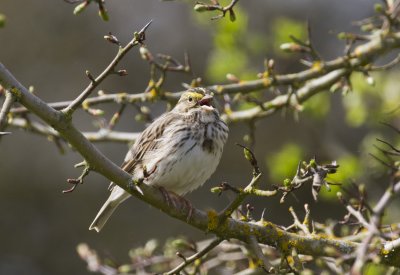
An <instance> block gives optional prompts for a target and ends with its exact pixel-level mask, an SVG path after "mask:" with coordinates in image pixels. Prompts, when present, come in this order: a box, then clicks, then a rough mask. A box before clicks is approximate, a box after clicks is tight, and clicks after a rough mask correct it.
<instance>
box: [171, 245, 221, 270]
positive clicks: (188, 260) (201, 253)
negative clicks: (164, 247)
mask: <svg viewBox="0 0 400 275" xmlns="http://www.w3.org/2000/svg"><path fill="white" fill-rule="evenodd" d="M222 241H223V239H220V238H217V239H215V240H213V241H212V242H211V243H210V244H209V245H207V246H206V247H205V248H204V249H203V250H201V251H199V252H197V253H196V254H193V255H192V256H190V257H188V258H185V260H184V262H183V263H181V264H180V265H178V266H177V267H175V268H174V269H172V270H170V271H168V272H166V273H164V274H165V275H172V274H180V271H182V270H183V269H184V268H185V267H187V266H188V265H190V264H191V263H193V262H194V261H196V260H197V259H200V258H201V257H203V256H204V255H206V254H207V253H208V252H210V251H211V250H212V249H213V248H215V247H216V246H217V245H219V244H220V243H221V242H222Z"/></svg>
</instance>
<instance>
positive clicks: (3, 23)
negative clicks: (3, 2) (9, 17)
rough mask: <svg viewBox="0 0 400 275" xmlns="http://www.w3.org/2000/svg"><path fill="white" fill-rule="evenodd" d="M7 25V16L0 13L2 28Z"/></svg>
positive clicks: (0, 25)
mask: <svg viewBox="0 0 400 275" xmlns="http://www.w3.org/2000/svg"><path fill="white" fill-rule="evenodd" d="M5 25H6V16H5V15H4V14H1V13H0V28H4V26H5Z"/></svg>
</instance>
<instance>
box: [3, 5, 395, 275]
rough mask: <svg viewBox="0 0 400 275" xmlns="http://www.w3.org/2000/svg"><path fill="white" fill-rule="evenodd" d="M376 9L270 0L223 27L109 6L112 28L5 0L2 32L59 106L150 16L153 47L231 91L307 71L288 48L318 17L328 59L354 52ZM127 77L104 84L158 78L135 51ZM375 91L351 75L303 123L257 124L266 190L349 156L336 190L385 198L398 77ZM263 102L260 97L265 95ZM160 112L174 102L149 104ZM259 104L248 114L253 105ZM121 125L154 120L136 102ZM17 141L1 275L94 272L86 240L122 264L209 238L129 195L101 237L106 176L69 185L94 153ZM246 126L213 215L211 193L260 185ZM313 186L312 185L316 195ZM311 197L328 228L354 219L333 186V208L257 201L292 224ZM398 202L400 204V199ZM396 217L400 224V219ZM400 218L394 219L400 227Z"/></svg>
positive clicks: (301, 196)
mask: <svg viewBox="0 0 400 275" xmlns="http://www.w3.org/2000/svg"><path fill="white" fill-rule="evenodd" d="M373 3H374V1H367V0H350V1H349V0H340V1H323V0H314V1H309V0H287V1H278V0H269V1H241V2H240V3H239V5H238V7H237V10H236V11H237V21H236V22H234V23H232V22H230V21H229V19H228V18H226V19H222V20H219V21H210V17H211V15H210V14H208V13H201V14H195V12H194V11H193V2H191V1H172V2H170V1H167V2H160V1H153V0H151V1H145V0H141V1H139V0H138V1H129V0H120V1H107V2H106V7H107V9H108V11H109V15H110V21H109V22H104V21H102V20H101V19H100V18H99V17H98V15H97V8H96V7H95V6H94V5H91V6H90V7H89V8H87V9H86V10H85V12H83V13H82V14H80V15H78V16H74V15H73V14H72V11H73V8H74V6H73V5H69V4H67V3H65V2H63V1H61V0H57V1H54V0H36V1H21V0H1V2H0V14H3V15H5V16H6V21H5V24H4V27H3V28H0V61H1V62H2V63H3V64H4V65H5V66H6V67H7V68H9V70H10V71H11V72H12V73H13V74H14V75H15V76H16V77H17V78H18V79H19V80H20V81H21V82H22V83H23V84H24V85H26V86H30V85H33V86H34V87H35V93H36V94H37V95H38V96H40V97H41V98H42V99H44V100H46V101H48V102H54V101H63V100H69V99H73V98H74V97H75V96H77V95H78V94H79V92H80V91H81V90H82V89H83V88H84V87H85V85H87V82H88V81H87V78H86V76H85V74H84V72H85V70H86V69H88V70H90V71H91V72H92V73H93V74H94V75H95V74H97V73H99V72H101V70H102V69H103V68H104V67H105V66H106V65H107V64H108V62H109V61H110V60H111V58H113V56H114V54H115V52H116V47H115V46H114V45H112V44H110V43H107V42H106V41H104V39H103V36H104V35H105V34H107V33H108V32H109V31H111V32H112V33H113V34H115V35H116V36H117V37H118V38H119V40H120V41H122V42H127V41H129V40H130V38H131V36H132V33H133V32H134V31H136V30H139V29H140V28H141V27H142V26H143V25H144V24H145V23H146V22H148V21H149V20H150V19H154V22H153V24H152V25H151V27H150V29H149V30H148V32H147V37H146V38H147V40H146V43H147V46H148V48H149V49H150V50H151V51H152V52H153V53H165V54H169V55H172V56H174V57H176V58H177V59H179V60H183V53H184V52H185V51H187V52H188V53H189V55H190V57H191V63H192V67H193V72H194V75H195V76H200V77H202V78H203V81H204V83H205V84H217V83H226V82H227V80H226V78H225V76H226V74H227V73H233V74H235V75H236V76H238V77H239V78H240V79H254V78H256V74H257V73H258V72H261V71H262V70H263V59H264V58H265V57H268V58H275V59H276V70H277V71H278V72H279V73H289V72H296V71H298V70H302V69H305V67H304V66H303V65H301V64H300V63H299V62H298V59H299V57H300V56H297V55H289V54H287V53H283V52H281V51H280V50H279V45H280V44H281V43H284V42H287V41H289V37H288V36H289V34H294V35H295V36H297V37H300V38H301V37H303V38H304V37H305V35H306V22H307V20H309V22H310V24H311V27H312V32H313V38H314V40H313V42H314V43H315V47H316V48H317V50H318V51H319V52H320V54H321V55H322V56H323V57H324V58H325V59H330V58H334V57H336V56H338V55H341V54H342V53H343V47H344V43H343V41H339V40H338V39H337V38H336V35H337V33H339V32H342V31H358V28H357V27H356V26H355V25H354V24H352V22H354V21H357V20H361V19H363V18H366V17H368V16H370V15H372V14H373ZM120 67H121V68H125V69H127V70H128V73H129V74H128V76H126V77H110V78H109V79H107V81H105V82H104V83H103V85H102V87H101V88H102V89H104V90H105V91H107V92H121V91H126V92H129V93H139V92H142V91H143V90H144V89H145V87H146V86H147V82H148V79H149V67H148V64H147V63H146V62H145V61H143V60H142V59H140V56H139V54H138V51H137V49H134V50H133V51H132V52H131V53H130V54H129V55H128V56H127V57H126V58H125V59H124V61H123V62H122V65H121V66H120ZM374 77H375V82H376V83H375V86H373V87H371V86H368V84H366V81H365V79H364V77H363V76H362V75H354V76H353V77H352V80H353V85H354V87H353V88H354V91H353V92H351V93H349V94H348V95H346V96H345V97H343V96H342V95H341V93H334V94H332V93H329V92H327V93H324V94H320V95H318V96H316V97H314V98H312V99H311V100H310V101H309V102H307V103H306V104H305V105H304V107H305V110H304V112H302V113H300V114H299V119H296V116H295V115H293V113H291V112H286V113H283V112H279V113H278V114H275V115H274V116H272V117H268V118H266V119H264V120H262V121H259V122H258V123H257V130H256V139H255V141H256V142H255V152H256V156H257V158H258V160H259V162H260V166H261V167H262V170H263V172H264V177H263V180H262V182H263V183H262V184H263V187H267V188H271V184H281V183H282V181H283V180H284V179H285V178H286V177H290V176H292V175H293V172H294V169H295V167H296V165H297V163H298V161H299V160H301V159H302V160H309V159H310V158H312V157H313V156H316V157H317V159H318V160H319V161H331V160H337V161H338V162H339V164H340V165H341V166H342V167H341V168H340V170H339V174H337V175H335V177H334V178H333V179H332V181H336V182H341V183H344V184H347V183H348V182H349V179H354V180H357V181H358V182H364V183H366V184H367V187H368V189H369V190H371V191H372V193H374V194H376V195H379V194H380V193H381V192H382V191H383V190H384V188H385V187H386V182H387V181H385V179H386V178H385V171H384V169H383V167H382V166H379V165H378V164H377V163H376V162H375V161H373V160H372V159H371V157H369V156H368V153H369V152H372V151H373V147H372V144H374V143H375V138H377V137H382V136H383V137H385V139H386V140H389V141H392V142H393V143H395V144H396V143H398V139H397V138H396V136H395V135H394V133H393V132H392V131H390V130H389V129H388V128H385V127H384V126H382V125H381V124H380V122H381V121H387V122H391V123H393V124H394V125H398V124H399V121H398V120H396V115H397V116H398V107H399V106H398V105H399V102H400V98H399V97H400V93H399V91H398V87H399V84H400V83H399V77H398V71H395V70H393V71H391V72H390V73H389V72H383V73H380V74H378V73H377V74H374ZM191 78H192V76H191V75H184V74H169V76H168V80H167V83H166V86H165V88H166V89H167V90H170V91H176V90H181V89H182V87H181V83H182V82H190V80H191ZM255 96H257V94H255ZM149 106H150V107H151V108H152V109H153V110H154V113H155V114H160V113H161V112H163V110H164V105H162V104H157V105H149ZM102 107H104V110H105V111H106V114H105V116H106V118H108V119H109V118H110V116H111V115H112V114H113V112H115V111H116V110H118V106H116V105H108V106H102ZM247 107H248V106H242V108H247ZM127 109H128V110H127V111H126V112H125V113H124V116H123V118H122V120H121V123H120V124H119V125H118V127H117V129H119V130H124V131H139V130H141V129H143V127H144V125H143V124H140V123H137V122H135V121H134V115H135V108H134V107H132V106H129V107H128V108H127ZM74 122H75V124H76V125H77V126H78V127H79V128H80V129H82V130H94V129H95V127H94V126H93V121H92V120H91V118H90V117H88V116H87V115H86V114H85V113H84V112H82V111H79V112H77V113H76V115H75V117H74ZM10 130H12V132H13V134H12V135H11V136H7V137H4V138H2V140H1V142H0V156H1V161H0V244H1V247H2V249H1V250H0V274H85V272H86V267H85V263H84V262H83V261H81V260H80V259H79V258H78V256H77V254H76V252H75V248H76V245H77V244H78V243H80V242H87V243H88V244H89V245H91V246H92V247H93V248H96V249H97V250H98V251H99V252H101V253H103V254H104V255H109V256H110V257H112V258H114V259H115V260H116V261H117V262H119V263H122V262H127V261H128V251H129V249H130V248H132V247H134V246H137V245H143V244H144V243H145V242H146V240H147V239H149V238H157V239H159V240H161V241H163V240H165V239H166V238H167V237H174V236H179V235H183V234H184V235H187V236H189V238H191V239H193V240H200V239H203V238H205V237H207V236H205V235H204V233H203V232H199V231H198V230H196V229H193V228H191V227H189V226H188V225H186V224H183V223H182V222H179V221H176V220H173V219H171V218H169V217H167V216H166V215H164V214H162V213H161V212H160V211H158V210H155V209H153V208H151V207H149V206H148V205H145V204H144V203H141V202H139V201H138V200H135V199H130V200H128V201H127V202H126V203H124V205H123V206H121V207H120V209H118V211H117V212H116V213H115V214H114V216H113V217H112V218H111V220H110V222H109V223H108V224H107V226H106V227H105V228H104V230H103V231H102V232H101V233H100V234H96V233H95V232H89V231H88V226H89V224H90V222H91V221H92V219H93V218H94V216H95V214H96V213H97V211H98V209H99V208H100V206H101V205H102V203H103V202H104V201H105V199H106V197H107V196H108V192H107V190H106V188H107V186H108V182H107V180H105V179H104V178H102V177H100V176H98V175H95V174H91V175H90V176H89V177H88V178H87V179H86V181H85V184H84V185H82V186H79V187H78V188H77V190H76V191H75V192H73V193H72V194H62V193H61V191H62V190H64V189H66V188H68V186H67V183H66V179H67V178H73V177H77V176H78V175H79V174H80V170H76V169H74V168H73V165H74V164H75V163H77V162H80V161H81V157H80V156H79V155H78V154H77V153H75V152H73V151H71V150H67V152H66V153H65V154H64V155H62V154H60V153H59V152H58V150H57V148H56V146H55V145H54V144H53V143H51V142H49V141H47V140H46V139H45V138H43V137H39V136H36V135H34V134H31V133H27V132H24V131H20V130H16V129H10ZM247 133H248V126H247V125H246V124H234V125H230V137H229V142H228V144H227V145H226V147H225V152H224V155H223V158H222V161H221V164H220V166H219V169H218V171H217V172H216V173H215V174H214V175H213V176H212V178H211V179H210V180H209V181H208V182H207V183H206V184H205V186H204V187H203V188H201V189H199V190H197V191H195V192H193V193H192V194H190V195H189V196H188V198H189V200H191V201H192V202H193V204H194V205H195V206H196V207H198V208H200V209H209V208H216V209H221V208H223V207H224V206H225V205H226V204H227V203H228V202H229V200H230V199H231V198H230V196H229V194H224V195H222V196H221V197H217V196H216V195H214V194H211V193H210V191H209V190H210V188H211V187H212V186H216V185H218V184H219V183H220V182H221V181H227V182H228V183H230V184H231V185H234V186H244V185H245V184H247V182H248V181H249V179H250V178H251V167H249V165H248V163H247V162H246V160H245V159H244V158H243V157H242V150H241V149H240V148H239V147H237V146H236V145H235V143H236V142H239V143H244V141H243V137H244V136H245V135H246V134H247ZM96 146H98V147H99V148H100V150H101V151H102V152H104V153H105V154H106V155H107V156H108V157H109V158H110V159H112V160H113V161H115V162H116V163H120V162H121V161H122V159H123V157H124V155H125V152H126V150H127V146H126V145H123V144H115V143H108V144H104V143H103V144H96ZM306 189H307V190H306ZM305 202H310V204H311V211H312V212H311V213H312V218H313V219H315V220H316V221H319V222H324V221H325V220H326V219H327V218H330V217H332V218H336V219H341V218H342V216H343V214H344V213H345V212H344V210H343V207H338V202H337V200H336V199H335V192H327V191H325V190H323V192H322V196H321V198H320V202H318V204H316V203H314V202H312V196H311V190H310V188H305V189H304V190H300V192H298V193H296V196H289V198H288V199H287V201H286V203H285V204H279V198H268V199H266V198H257V199H252V203H254V205H255V207H256V210H255V216H258V215H260V213H261V212H262V210H263V208H266V214H265V218H266V219H268V220H271V221H272V222H275V223H278V224H282V225H288V224H290V223H291V218H290V215H289V213H288V210H287V209H288V208H289V206H294V207H295V208H296V209H297V210H298V213H299V215H302V213H304V210H303V205H304V203H305ZM396 203H397V205H396V204H394V205H393V207H396V206H397V207H398V206H399V202H398V201H397V202H396ZM396 215H397V216H396ZM399 215H400V214H398V212H396V213H395V212H393V211H392V212H390V214H389V215H388V216H387V221H390V220H397V221H398V220H399V218H400V216H399Z"/></svg>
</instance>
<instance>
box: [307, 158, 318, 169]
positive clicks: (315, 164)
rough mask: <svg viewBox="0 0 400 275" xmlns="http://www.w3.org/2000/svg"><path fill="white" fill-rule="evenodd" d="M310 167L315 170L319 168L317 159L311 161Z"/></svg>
mask: <svg viewBox="0 0 400 275" xmlns="http://www.w3.org/2000/svg"><path fill="white" fill-rule="evenodd" d="M309 165H310V166H311V167H314V168H315V167H317V162H316V161H315V159H311V160H310V163H309Z"/></svg>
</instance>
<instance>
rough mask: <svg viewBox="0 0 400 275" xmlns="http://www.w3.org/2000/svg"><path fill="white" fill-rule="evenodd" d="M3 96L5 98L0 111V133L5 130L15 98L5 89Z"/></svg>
mask: <svg viewBox="0 0 400 275" xmlns="http://www.w3.org/2000/svg"><path fill="white" fill-rule="evenodd" d="M0 87H1V86H0ZM5 94H6V96H5V100H4V103H3V107H2V108H1V110H0V132H1V131H3V130H5V129H6V127H7V116H8V113H9V112H10V110H11V106H12V105H13V103H14V101H15V97H14V96H13V94H12V93H11V92H10V91H8V90H7V89H6V90H5Z"/></svg>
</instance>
